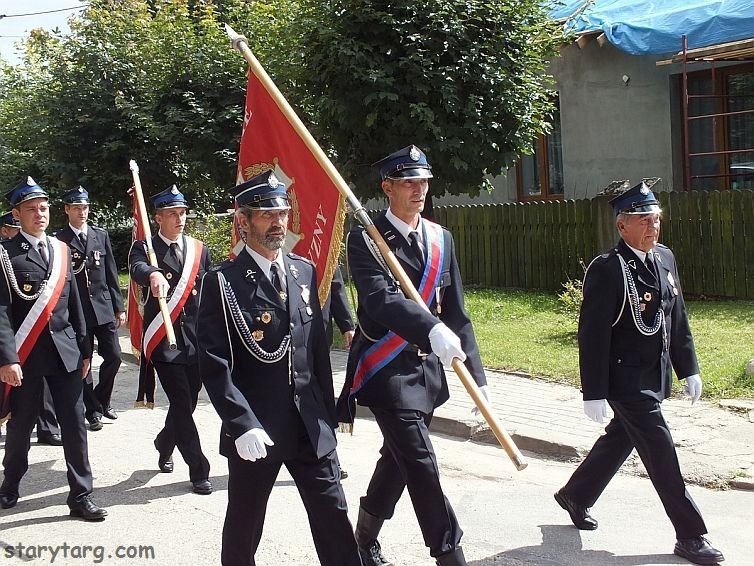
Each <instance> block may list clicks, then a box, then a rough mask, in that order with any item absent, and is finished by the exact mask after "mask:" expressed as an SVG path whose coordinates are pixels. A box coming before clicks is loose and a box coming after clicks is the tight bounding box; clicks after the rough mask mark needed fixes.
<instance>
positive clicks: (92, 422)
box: [89, 417, 104, 432]
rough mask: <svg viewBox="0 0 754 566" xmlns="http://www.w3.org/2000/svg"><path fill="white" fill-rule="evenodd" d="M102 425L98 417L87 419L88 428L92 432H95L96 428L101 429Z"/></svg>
mask: <svg viewBox="0 0 754 566" xmlns="http://www.w3.org/2000/svg"><path fill="white" fill-rule="evenodd" d="M103 426H104V425H103V424H102V419H101V418H100V417H92V418H91V419H89V430H91V431H92V432H96V431H98V430H102V427H103Z"/></svg>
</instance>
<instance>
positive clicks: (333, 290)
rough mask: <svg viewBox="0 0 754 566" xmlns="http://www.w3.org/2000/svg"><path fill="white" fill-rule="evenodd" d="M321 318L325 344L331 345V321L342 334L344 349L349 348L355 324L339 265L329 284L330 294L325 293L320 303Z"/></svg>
mask: <svg viewBox="0 0 754 566" xmlns="http://www.w3.org/2000/svg"><path fill="white" fill-rule="evenodd" d="M322 318H323V320H324V321H325V337H326V338H327V346H328V348H329V347H332V342H333V321H335V324H337V325H338V330H340V332H341V334H343V338H344V339H345V341H346V350H350V349H351V342H352V341H353V335H354V334H355V331H356V325H355V324H354V323H353V316H351V307H350V305H349V304H348V297H346V286H345V283H344V282H343V274H342V273H341V271H340V267H336V268H335V271H334V272H333V276H332V283H331V284H330V294H329V295H327V298H326V299H325V303H324V304H323V305H322Z"/></svg>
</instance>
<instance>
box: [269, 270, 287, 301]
mask: <svg viewBox="0 0 754 566" xmlns="http://www.w3.org/2000/svg"><path fill="white" fill-rule="evenodd" d="M270 282H271V283H272V286H273V287H275V290H276V291H277V292H278V295H280V298H281V299H282V300H283V302H285V300H286V298H287V295H286V294H285V289H283V282H282V280H281V279H280V270H279V269H278V264H277V263H273V264H272V265H270Z"/></svg>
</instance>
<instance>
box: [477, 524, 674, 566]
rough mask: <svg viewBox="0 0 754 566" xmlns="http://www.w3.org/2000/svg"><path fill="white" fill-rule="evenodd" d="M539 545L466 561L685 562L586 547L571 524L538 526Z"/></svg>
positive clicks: (577, 565) (505, 565) (600, 565)
mask: <svg viewBox="0 0 754 566" xmlns="http://www.w3.org/2000/svg"><path fill="white" fill-rule="evenodd" d="M539 528H540V530H541V531H542V544H540V545H539V546H522V547H521V548H513V549H511V550H506V551H505V552H501V553H499V554H496V555H494V556H489V557H487V558H482V559H481V560H474V561H471V562H469V566H535V565H536V566H642V565H648V564H688V563H687V562H686V561H685V560H683V559H682V558H679V557H677V556H675V555H673V554H645V555H626V556H616V555H615V554H613V553H612V552H608V551H606V550H585V549H584V548H583V544H582V542H581V533H580V532H579V531H578V529H575V528H574V527H572V526H570V525H539Z"/></svg>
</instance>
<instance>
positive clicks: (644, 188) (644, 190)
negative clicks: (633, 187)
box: [639, 183, 649, 196]
mask: <svg viewBox="0 0 754 566" xmlns="http://www.w3.org/2000/svg"><path fill="white" fill-rule="evenodd" d="M639 192H640V193H641V194H643V195H644V196H647V195H648V194H649V187H648V186H646V185H645V184H643V183H642V185H641V189H639Z"/></svg>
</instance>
